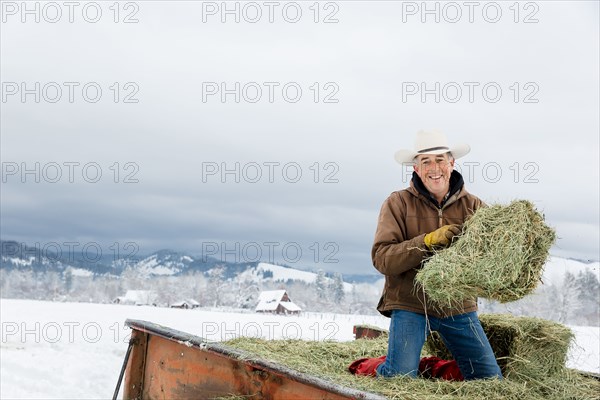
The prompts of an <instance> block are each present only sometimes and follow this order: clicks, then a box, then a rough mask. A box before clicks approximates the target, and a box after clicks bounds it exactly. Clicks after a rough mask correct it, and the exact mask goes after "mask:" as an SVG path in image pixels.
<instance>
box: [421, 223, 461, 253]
mask: <svg viewBox="0 0 600 400" xmlns="http://www.w3.org/2000/svg"><path fill="white" fill-rule="evenodd" d="M460 232H461V229H460V226H459V225H444V226H442V227H441V228H438V229H436V230H435V231H433V232H430V233H428V234H427V235H425V238H424V240H425V245H426V246H427V247H428V248H429V249H432V248H434V247H446V246H449V245H450V243H451V242H452V238H453V237H454V236H455V235H458V234H460Z"/></svg>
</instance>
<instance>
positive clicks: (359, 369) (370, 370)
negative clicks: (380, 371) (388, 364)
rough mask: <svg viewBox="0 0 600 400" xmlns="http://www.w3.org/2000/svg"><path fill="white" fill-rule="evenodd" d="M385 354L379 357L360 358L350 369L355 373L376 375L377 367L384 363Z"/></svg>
mask: <svg viewBox="0 0 600 400" xmlns="http://www.w3.org/2000/svg"><path fill="white" fill-rule="evenodd" d="M384 361H385V356H381V357H377V358H359V359H358V360H356V361H354V362H353V363H352V364H350V366H349V367H348V370H349V371H350V372H351V373H353V374H354V375H368V376H375V375H377V373H376V372H375V369H376V368H377V367H379V365H381V364H383V362H384Z"/></svg>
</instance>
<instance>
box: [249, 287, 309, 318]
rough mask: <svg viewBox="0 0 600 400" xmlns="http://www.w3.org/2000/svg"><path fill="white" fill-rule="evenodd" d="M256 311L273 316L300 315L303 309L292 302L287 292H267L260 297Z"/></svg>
mask: <svg viewBox="0 0 600 400" xmlns="http://www.w3.org/2000/svg"><path fill="white" fill-rule="evenodd" d="M255 311H256V312H259V313H271V314H300V311H302V309H301V308H300V307H298V306H297V305H296V304H294V303H293V302H292V301H291V300H290V297H289V296H288V294H287V292H286V291H285V290H267V291H264V292H261V294H260V295H259V296H258V305H257V306H256V310H255Z"/></svg>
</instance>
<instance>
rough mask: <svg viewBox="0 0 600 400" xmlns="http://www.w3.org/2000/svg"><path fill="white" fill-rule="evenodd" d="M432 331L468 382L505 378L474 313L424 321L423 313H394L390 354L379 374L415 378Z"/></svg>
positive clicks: (391, 325) (391, 323)
mask: <svg viewBox="0 0 600 400" xmlns="http://www.w3.org/2000/svg"><path fill="white" fill-rule="evenodd" d="M430 330H432V331H437V332H438V333H439V334H440V336H441V337H442V339H443V340H444V343H445V344H446V347H448V350H450V353H452V356H453V357H454V359H455V360H456V362H457V364H458V368H459V369H460V372H461V373H462V374H463V376H464V378H465V380H471V379H481V378H496V377H497V378H499V379H502V372H500V367H499V366H498V363H497V362H496V357H494V352H493V351H492V347H491V346H490V342H489V341H488V339H487V336H486V335H485V332H483V328H482V327H481V324H480V323H479V319H478V318H477V313H475V312H470V313H466V314H460V315H455V316H453V317H447V318H436V317H432V316H428V317H427V318H425V315H423V314H418V313H414V312H410V311H404V310H393V311H392V319H391V322H390V338H389V343H388V354H387V358H386V360H385V362H384V363H383V364H381V365H380V366H379V367H378V368H377V375H379V376H384V377H390V376H394V375H406V376H410V377H416V376H417V372H418V370H419V361H420V359H421V350H422V349H423V345H424V344H425V339H427V336H428V335H429V331H430Z"/></svg>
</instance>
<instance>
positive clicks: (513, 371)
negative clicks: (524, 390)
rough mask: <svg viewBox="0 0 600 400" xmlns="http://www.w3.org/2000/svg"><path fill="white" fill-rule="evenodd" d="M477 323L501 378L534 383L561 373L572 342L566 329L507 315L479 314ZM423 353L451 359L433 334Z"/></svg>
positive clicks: (529, 318)
mask: <svg viewBox="0 0 600 400" xmlns="http://www.w3.org/2000/svg"><path fill="white" fill-rule="evenodd" d="M479 320H480V321H481V326H482V327H483V330H484V332H485V334H486V336H487V337H488V339H489V341H490V345H491V346H492V349H493V350H494V355H495V356H496V360H498V365H500V369H501V370H502V375H503V376H504V377H505V378H512V379H519V380H534V379H542V378H544V377H551V376H554V375H560V374H562V373H563V372H564V368H565V361H566V358H567V352H568V350H569V346H570V344H571V340H572V339H573V333H572V332H571V330H570V329H569V328H567V327H566V326H564V325H562V324H559V323H556V322H552V321H547V320H544V319H541V318H532V317H516V316H513V315H510V314H481V315H479ZM424 351H425V352H426V353H428V354H430V355H434V356H437V357H440V358H443V359H452V355H451V354H450V352H449V351H448V350H447V349H446V346H445V345H444V342H443V341H442V340H441V338H440V336H439V335H438V334H437V333H436V332H434V333H433V334H432V335H430V336H429V338H428V339H427V342H426V343H425V348H424Z"/></svg>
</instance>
